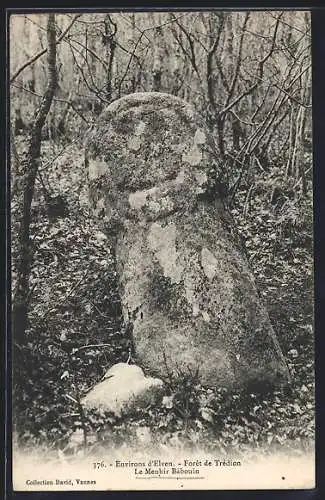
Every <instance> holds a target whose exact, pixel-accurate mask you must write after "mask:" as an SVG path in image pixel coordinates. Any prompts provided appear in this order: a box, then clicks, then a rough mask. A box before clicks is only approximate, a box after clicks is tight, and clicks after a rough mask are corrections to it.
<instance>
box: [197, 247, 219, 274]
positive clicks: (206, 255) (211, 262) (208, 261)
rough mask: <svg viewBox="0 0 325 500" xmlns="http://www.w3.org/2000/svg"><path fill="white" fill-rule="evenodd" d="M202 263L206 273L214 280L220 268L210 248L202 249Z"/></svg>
mask: <svg viewBox="0 0 325 500" xmlns="http://www.w3.org/2000/svg"><path fill="white" fill-rule="evenodd" d="M201 264H202V267H203V270H204V274H205V275H206V276H207V278H209V279H210V280H212V279H213V278H214V277H215V275H216V273H217V270H218V261H217V259H216V258H215V256H214V255H213V253H212V252H210V250H208V249H207V248H205V247H204V248H202V251H201Z"/></svg>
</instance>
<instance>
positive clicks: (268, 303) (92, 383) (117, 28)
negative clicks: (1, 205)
mask: <svg viewBox="0 0 325 500" xmlns="http://www.w3.org/2000/svg"><path fill="white" fill-rule="evenodd" d="M310 18H311V15H310V12H309V11H298V10H279V11H275V10H264V11H263V10H258V11H254V10H250V11H244V10H239V11H235V10H233V11H232V10H197V11H190V10H184V11H180V10H175V11H171V10H162V11H159V12H158V11H153V10H143V11H139V10H137V11H132V10H129V11H126V10H124V11H122V10H121V11H117V10H115V11H112V10H103V11H102V12H97V11H96V12H95V11H94V12H92V11H89V10H87V11H82V10H76V11H73V10H71V12H68V11H66V12H54V11H48V12H46V11H44V12H42V13H40V12H36V11H32V10H29V9H26V10H21V11H17V10H16V11H15V12H12V13H10V14H9V18H8V24H9V82H8V84H9V89H10V90H9V91H10V171H11V174H10V175H11V179H10V181H11V261H12V269H11V281H12V336H11V345H12V359H13V362H12V409H13V412H12V413H13V419H12V428H13V432H12V473H13V489H14V491H31V492H39V491H47V492H50V491H84V490H87V491H89V490H90V491H109V490H129V491H133V490H142V491H144V490H182V489H183V490H220V489H227V490H228V489H230V490H237V489H292V488H296V489H311V488H314V487H315V451H314V448H315V437H314V432H315V430H314V419H315V402H314V384H315V380H314V328H313V315H314V312H313V302H314V301H313V138H312V104H311V102H312V60H311V26H310V24H311V20H310Z"/></svg>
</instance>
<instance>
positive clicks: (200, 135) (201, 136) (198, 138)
mask: <svg viewBox="0 0 325 500" xmlns="http://www.w3.org/2000/svg"><path fill="white" fill-rule="evenodd" d="M194 142H195V144H205V142H206V135H205V133H204V131H203V130H202V129H201V128H199V129H197V131H196V132H195V135H194Z"/></svg>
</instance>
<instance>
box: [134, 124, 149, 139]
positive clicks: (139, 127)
mask: <svg viewBox="0 0 325 500" xmlns="http://www.w3.org/2000/svg"><path fill="white" fill-rule="evenodd" d="M146 126H147V125H146V124H145V122H143V121H140V122H139V123H138V124H137V126H136V127H135V131H134V135H136V136H139V135H142V134H143V132H144V131H145V129H146Z"/></svg>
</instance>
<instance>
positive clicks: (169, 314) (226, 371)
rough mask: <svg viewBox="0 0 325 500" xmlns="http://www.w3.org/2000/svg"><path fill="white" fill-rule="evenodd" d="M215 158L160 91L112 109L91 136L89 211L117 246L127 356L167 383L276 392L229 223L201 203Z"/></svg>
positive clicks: (260, 315)
mask: <svg viewBox="0 0 325 500" xmlns="http://www.w3.org/2000/svg"><path fill="white" fill-rule="evenodd" d="M212 158H213V157H212V149H211V142H210V139H209V137H208V133H207V131H206V129H205V126H204V123H203V122H202V120H201V119H200V118H199V117H198V116H197V115H196V113H195V112H194V111H193V109H192V107H191V106H189V105H188V104H187V103H185V102H184V101H183V100H181V99H178V98H176V97H173V96H171V95H167V94H160V93H141V94H132V95H129V96H126V97H124V98H122V99H119V100H118V101H115V102H113V103H112V104H111V105H110V106H108V108H107V109H106V110H105V111H104V112H103V113H102V115H101V116H100V118H99V120H98V123H97V125H96V127H95V128H94V130H93V131H92V132H91V134H90V135H89V138H88V141H87V147H86V163H87V165H88V169H89V170H88V174H89V184H90V198H91V203H92V205H93V207H94V211H95V214H96V215H97V217H99V218H100V219H101V221H102V222H103V225H104V227H105V229H106V231H107V233H108V234H109V235H110V236H111V237H113V238H114V243H113V245H114V250H115V255H116V264H117V272H118V275H119V283H120V294H121V301H122V307H123V314H124V319H125V321H126V322H129V321H132V322H133V340H134V345H135V351H136V359H137V362H138V363H139V364H140V365H141V366H142V367H143V369H144V370H145V371H146V372H148V373H149V374H152V375H156V376H158V377H161V378H165V379H166V378H168V376H169V375H170V374H173V375H186V374H190V373H192V374H195V373H196V372H197V370H198V375H199V377H200V379H201V382H202V383H203V384H205V385H207V386H216V385H217V386H226V387H238V386H242V387H247V386H248V385H249V384H250V383H251V382H258V383H262V384H263V383H265V382H270V383H282V382H285V381H286V380H287V377H288V373H287V368H286V364H285V361H284V358H283V356H282V353H281V350H280V347H279V344H278V342H277V339H276V337H275V334H274V332H273V329H272V326H271V324H270V320H269V317H268V314H267V312H266V310H265V308H264V307H263V306H262V305H261V303H260V300H259V297H258V294H257V291H256V287H255V283H254V278H253V275H252V272H251V271H250V269H249V266H248V263H247V261H246V259H245V257H244V254H243V251H242V249H241V247H240V245H239V243H238V241H237V240H236V238H235V236H233V234H232V231H231V229H232V227H231V226H232V220H231V219H230V218H229V216H228V215H227V214H226V213H225V211H224V209H223V205H222V202H221V200H220V198H219V197H218V195H217V196H215V197H214V199H212V197H211V196H208V195H207V193H208V192H211V184H212V180H211V179H210V175H211V173H212V171H213V169H211V166H212V165H213V159H212ZM214 191H215V192H216V188H214Z"/></svg>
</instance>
